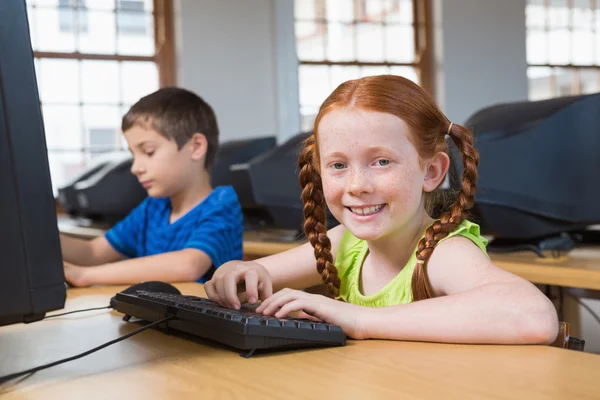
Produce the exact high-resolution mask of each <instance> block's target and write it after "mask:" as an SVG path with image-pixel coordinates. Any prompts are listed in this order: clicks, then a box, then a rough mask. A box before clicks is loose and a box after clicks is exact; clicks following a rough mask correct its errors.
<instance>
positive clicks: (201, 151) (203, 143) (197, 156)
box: [188, 133, 208, 160]
mask: <svg viewBox="0 0 600 400" xmlns="http://www.w3.org/2000/svg"><path fill="white" fill-rule="evenodd" d="M188 143H189V144H190V149H191V153H192V160H201V159H202V158H204V157H205V156H206V151H207V150H208V142H207V140H206V136H204V135H203V134H202V133H194V134H193V135H192V137H191V138H190V141H189V142H188Z"/></svg>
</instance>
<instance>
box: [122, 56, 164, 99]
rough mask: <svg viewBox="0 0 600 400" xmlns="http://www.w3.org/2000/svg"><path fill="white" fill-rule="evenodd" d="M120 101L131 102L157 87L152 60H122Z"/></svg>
mask: <svg viewBox="0 0 600 400" xmlns="http://www.w3.org/2000/svg"><path fill="white" fill-rule="evenodd" d="M121 81H122V82H123V84H122V88H121V89H122V93H123V98H122V99H121V101H122V102H124V103H128V104H133V103H135V102H137V101H138V100H139V99H140V98H141V97H143V96H145V95H147V94H150V93H151V92H154V91H156V90H157V89H158V70H157V68H156V64H155V63H153V62H133V61H131V62H126V61H124V62H122V63H121Z"/></svg>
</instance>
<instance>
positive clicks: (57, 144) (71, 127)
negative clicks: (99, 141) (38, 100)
mask: <svg viewBox="0 0 600 400" xmlns="http://www.w3.org/2000/svg"><path fill="white" fill-rule="evenodd" d="M42 114H43V118H44V130H45V132H46V145H47V146H48V151H54V150H64V149H71V150H81V149H82V148H83V146H84V143H83V141H82V132H81V130H82V125H81V108H80V107H79V106H76V105H72V106H68V105H52V104H42Z"/></svg>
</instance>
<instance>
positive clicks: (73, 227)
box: [56, 215, 109, 239]
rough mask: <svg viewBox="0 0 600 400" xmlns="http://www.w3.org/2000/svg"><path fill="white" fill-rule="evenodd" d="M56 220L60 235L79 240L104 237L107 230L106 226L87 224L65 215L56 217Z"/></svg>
mask: <svg viewBox="0 0 600 400" xmlns="http://www.w3.org/2000/svg"><path fill="white" fill-rule="evenodd" d="M56 219H57V222H58V231H59V232H60V233H64V234H66V235H70V236H75V237H78V238H81V239H94V238H95V237H98V236H102V235H104V234H105V233H106V232H107V231H108V229H109V226H108V225H107V224H97V223H94V224H92V223H87V222H84V221H83V220H77V219H73V218H71V217H69V216H67V215H58V216H57V218H56Z"/></svg>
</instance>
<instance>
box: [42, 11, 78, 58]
mask: <svg viewBox="0 0 600 400" xmlns="http://www.w3.org/2000/svg"><path fill="white" fill-rule="evenodd" d="M33 11H34V13H33V15H34V17H33V18H34V20H35V23H36V29H35V32H36V39H35V42H36V50H39V51H60V52H69V53H70V52H73V51H75V33H74V31H73V30H66V31H65V30H60V27H61V19H60V18H61V14H60V12H59V10H58V9H51V8H36V9H34V10H33ZM61 12H66V11H65V10H61ZM62 18H63V19H62V21H63V28H64V26H65V25H64V21H66V20H68V19H69V18H71V19H72V18H73V14H72V13H71V12H68V13H67V14H64V13H63V14H62ZM72 26H74V25H72Z"/></svg>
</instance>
